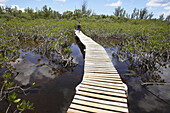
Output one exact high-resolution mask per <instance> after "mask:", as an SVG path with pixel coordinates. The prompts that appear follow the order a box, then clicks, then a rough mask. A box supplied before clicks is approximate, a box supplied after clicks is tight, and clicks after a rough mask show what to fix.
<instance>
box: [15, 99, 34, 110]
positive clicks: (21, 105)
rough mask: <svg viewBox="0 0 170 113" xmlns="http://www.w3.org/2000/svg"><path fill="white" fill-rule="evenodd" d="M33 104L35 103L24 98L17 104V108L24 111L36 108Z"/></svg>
mask: <svg viewBox="0 0 170 113" xmlns="http://www.w3.org/2000/svg"><path fill="white" fill-rule="evenodd" d="M33 105H34V104H33V103H30V101H28V102H26V101H25V100H23V101H22V102H21V103H18V104H17V109H18V110H19V111H24V110H25V109H29V110H34V107H33Z"/></svg>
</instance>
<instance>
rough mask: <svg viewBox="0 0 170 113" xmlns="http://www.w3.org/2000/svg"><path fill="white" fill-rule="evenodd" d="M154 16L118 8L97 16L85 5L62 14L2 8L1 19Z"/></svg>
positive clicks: (0, 8) (167, 19)
mask: <svg viewBox="0 0 170 113" xmlns="http://www.w3.org/2000/svg"><path fill="white" fill-rule="evenodd" d="M153 16H154V14H153V13H152V12H151V13H149V12H148V10H147V8H143V9H136V8H135V9H134V10H133V13H132V14H128V13H126V10H124V8H121V7H118V8H115V11H114V12H113V15H110V16H109V15H104V14H102V15H97V14H95V13H94V12H92V10H91V9H88V10H87V5H86V3H83V5H82V9H75V10H74V12H72V11H65V12H63V14H61V13H60V12H58V11H55V10H52V9H51V8H50V7H49V8H48V7H47V5H45V6H43V8H42V9H41V10H34V9H32V8H26V9H25V11H24V12H23V11H21V10H18V9H17V7H15V8H10V7H3V6H1V7H0V18H6V19H7V20H10V19H13V18H24V19H28V20H32V19H37V18H44V19H63V18H65V19H71V20H72V19H77V18H83V17H93V18H95V19H102V18H126V19H152V18H153ZM158 20H162V21H170V15H168V16H167V17H166V18H165V17H164V14H162V15H160V16H159V18H158Z"/></svg>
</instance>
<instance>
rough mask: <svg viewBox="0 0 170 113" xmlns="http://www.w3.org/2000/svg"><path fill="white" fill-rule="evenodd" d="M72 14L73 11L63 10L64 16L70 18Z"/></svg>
mask: <svg viewBox="0 0 170 113" xmlns="http://www.w3.org/2000/svg"><path fill="white" fill-rule="evenodd" d="M72 15H73V12H71V11H65V12H63V15H62V17H63V18H67V19H69V18H71V17H72Z"/></svg>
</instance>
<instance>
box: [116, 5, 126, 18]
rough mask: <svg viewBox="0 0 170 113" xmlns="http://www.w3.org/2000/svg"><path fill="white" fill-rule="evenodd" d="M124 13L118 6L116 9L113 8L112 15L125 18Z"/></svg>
mask: <svg viewBox="0 0 170 113" xmlns="http://www.w3.org/2000/svg"><path fill="white" fill-rule="evenodd" d="M125 13H126V11H125V10H124V9H123V8H121V7H120V6H119V7H118V8H115V12H114V13H113V14H114V15H115V16H116V17H120V16H125Z"/></svg>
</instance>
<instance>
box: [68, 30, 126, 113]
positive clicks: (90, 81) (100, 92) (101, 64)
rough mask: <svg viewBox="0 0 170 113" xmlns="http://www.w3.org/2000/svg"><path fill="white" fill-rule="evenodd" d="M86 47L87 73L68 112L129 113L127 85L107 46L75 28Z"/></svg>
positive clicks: (85, 65)
mask: <svg viewBox="0 0 170 113" xmlns="http://www.w3.org/2000/svg"><path fill="white" fill-rule="evenodd" d="M75 34H76V35H77V37H78V38H79V39H80V41H81V43H83V44H84V46H85V47H86V49H85V64H84V76H83V80H82V82H81V83H80V84H79V85H78V86H77V89H78V91H77V92H76V95H75V96H74V99H73V101H72V103H71V105H70V107H69V109H68V111H67V113H87V112H88V113H89V112H91V113H114V112H122V113H128V105H127V96H126V90H127V89H126V86H125V84H124V83H123V82H122V80H121V78H120V76H119V74H118V72H117V70H116V69H115V67H114V65H113V63H112V61H111V59H110V58H109V56H108V54H107V52H106V51H105V49H104V48H103V47H102V46H101V45H99V44H98V43H96V42H95V41H93V40H92V39H91V38H90V37H87V36H86V35H84V34H83V33H82V32H80V33H78V32H75Z"/></svg>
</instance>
